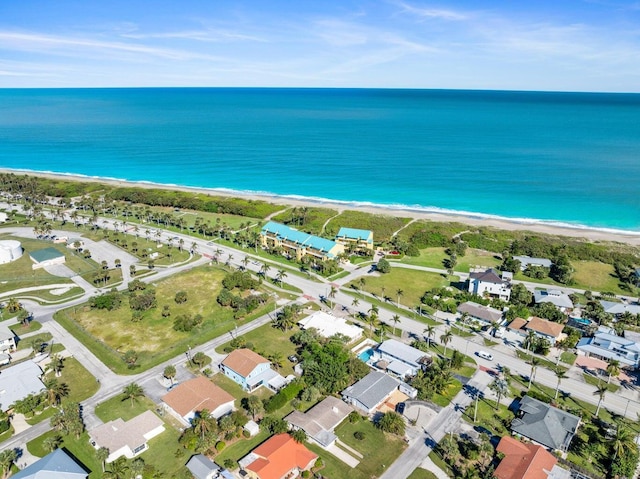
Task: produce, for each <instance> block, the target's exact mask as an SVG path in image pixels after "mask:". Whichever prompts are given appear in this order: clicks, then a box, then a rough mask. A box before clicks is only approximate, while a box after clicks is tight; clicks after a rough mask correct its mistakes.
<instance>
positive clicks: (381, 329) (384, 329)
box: [378, 321, 389, 342]
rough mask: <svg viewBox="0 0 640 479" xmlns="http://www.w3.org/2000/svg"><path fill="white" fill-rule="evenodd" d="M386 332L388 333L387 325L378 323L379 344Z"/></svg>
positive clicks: (382, 322) (381, 322)
mask: <svg viewBox="0 0 640 479" xmlns="http://www.w3.org/2000/svg"><path fill="white" fill-rule="evenodd" d="M388 332H389V325H388V324H387V323H385V322H384V321H380V324H378V336H379V337H380V342H382V338H383V337H384V335H385V334H387V333H388Z"/></svg>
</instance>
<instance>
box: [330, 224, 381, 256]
mask: <svg viewBox="0 0 640 479" xmlns="http://www.w3.org/2000/svg"><path fill="white" fill-rule="evenodd" d="M336 242H337V243H340V244H341V245H344V247H345V248H346V249H347V250H348V251H363V252H365V253H370V254H372V253H373V231H369V230H359V229H356V228H344V227H343V228H340V231H338V234H337V235H336Z"/></svg>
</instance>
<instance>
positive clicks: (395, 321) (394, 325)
mask: <svg viewBox="0 0 640 479" xmlns="http://www.w3.org/2000/svg"><path fill="white" fill-rule="evenodd" d="M391 322H392V323H393V335H394V336H395V335H396V326H397V325H398V323H399V322H400V316H398V315H397V314H394V315H393V316H392V317H391Z"/></svg>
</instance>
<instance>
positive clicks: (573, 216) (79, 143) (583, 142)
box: [0, 88, 640, 232]
mask: <svg viewBox="0 0 640 479" xmlns="http://www.w3.org/2000/svg"><path fill="white" fill-rule="evenodd" d="M0 167H3V168H13V169H21V170H31V171H46V172H55V173H63V174H79V175H86V176H90V177H108V178H117V179H123V180H131V181H147V182H152V183H161V184H174V185H181V186H194V187H205V188H217V189H225V190H235V191H240V192H253V193H267V194H271V195H276V196H291V197H296V198H298V197H302V198H311V199H314V200H316V201H320V202H324V201H338V202H342V203H344V204H365V205H371V204H373V205H383V206H388V207H392V208H393V207H402V208H415V209H417V210H427V211H437V212H446V213H458V214H463V215H471V216H479V217H482V216H489V217H500V218H506V219H511V220H514V221H521V222H538V221H542V222H549V223H553V224H556V223H558V224H570V225H573V226H584V227H590V228H602V229H614V230H625V231H636V232H640V194H639V193H640V95H638V94H597V93H594V94H588V93H542V92H506V91H458V90H456V91H454V90H385V89H266V88H265V89H259V88H141V89H33V90H31V89H28V90H27V89H24V90H22V89H5V90H0Z"/></svg>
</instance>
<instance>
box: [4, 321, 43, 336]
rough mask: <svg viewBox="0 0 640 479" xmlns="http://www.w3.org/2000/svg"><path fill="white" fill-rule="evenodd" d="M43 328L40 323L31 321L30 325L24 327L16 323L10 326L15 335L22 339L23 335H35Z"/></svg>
mask: <svg viewBox="0 0 640 479" xmlns="http://www.w3.org/2000/svg"><path fill="white" fill-rule="evenodd" d="M40 328H42V324H41V323H39V322H38V321H31V322H30V323H29V324H28V325H26V326H25V325H24V324H22V323H14V324H12V325H10V326H9V329H10V330H11V331H13V332H14V333H15V335H16V336H18V337H20V336H22V335H23V334H27V333H33V332H34V331H39V330H40Z"/></svg>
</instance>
